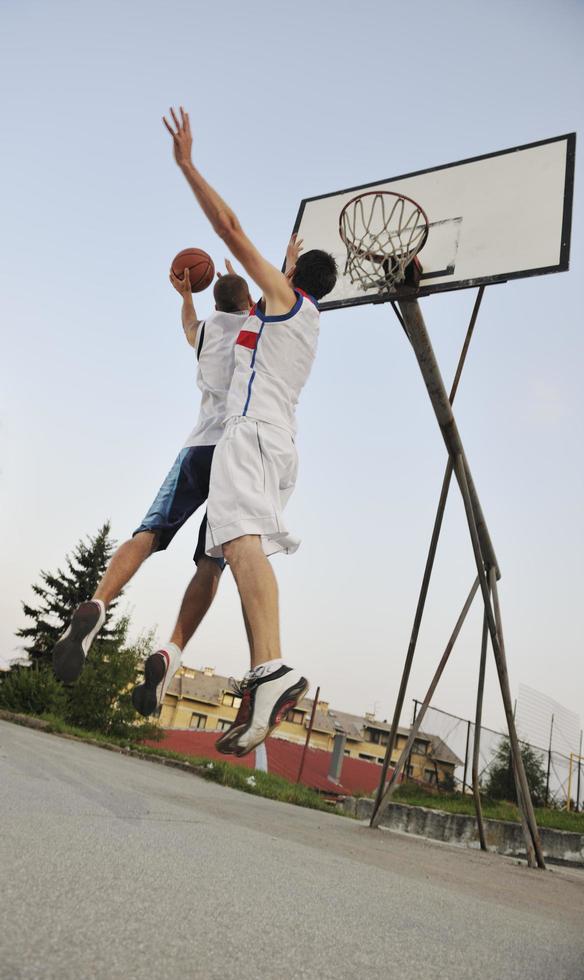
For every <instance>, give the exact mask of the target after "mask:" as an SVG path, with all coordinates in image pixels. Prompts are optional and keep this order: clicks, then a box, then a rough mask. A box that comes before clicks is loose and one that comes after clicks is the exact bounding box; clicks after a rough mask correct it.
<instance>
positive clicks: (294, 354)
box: [164, 108, 337, 755]
mask: <svg viewBox="0 0 584 980" xmlns="http://www.w3.org/2000/svg"><path fill="white" fill-rule="evenodd" d="M171 114H172V121H173V123H174V125H172V124H171V123H169V122H168V121H167V120H166V119H164V124H165V125H166V128H167V129H168V131H169V132H170V134H171V136H172V139H173V144H174V155H175V159H176V162H177V164H178V165H179V167H180V168H181V170H182V172H183V174H184V176H185V177H186V179H187V181H188V183H189V185H190V187H191V188H192V190H193V192H194V194H195V197H196V198H197V201H198V203H199V204H200V206H201V208H202V210H203V211H204V213H205V214H206V216H207V218H208V219H209V221H210V222H211V225H212V226H213V229H214V230H215V232H216V233H217V234H218V235H219V236H220V237H221V238H222V239H223V241H224V242H225V244H226V245H227V247H228V248H229V249H230V251H231V252H232V254H233V255H234V256H235V257H236V258H237V259H238V260H239V261H240V262H241V264H242V265H243V267H244V269H245V270H246V272H247V273H248V275H249V276H250V277H251V278H252V279H253V280H254V282H256V283H257V285H258V286H259V288H260V289H261V291H262V294H263V299H262V301H261V303H260V304H258V305H257V306H256V307H255V308H254V309H253V310H252V313H251V315H250V318H249V320H248V321H247V322H246V324H245V326H244V327H243V329H242V331H241V333H240V335H239V337H238V339H237V343H236V353H235V370H234V374H233V380H232V382H231V387H230V390H229V395H228V398H227V414H226V426H225V431H224V433H223V435H222V437H221V439H220V440H219V443H218V444H217V449H216V453H215V457H214V460H213V466H212V468H211V484H210V489H209V500H208V505H207V519H208V531H207V554H208V555H211V556H217V557H218V556H220V555H222V556H223V557H224V558H225V560H226V561H227V563H228V564H229V566H230V567H231V570H232V572H233V575H234V577H235V580H236V583H237V587H238V590H239V594H240V597H241V602H242V606H243V611H244V616H245V619H246V626H247V630H248V636H249V638H250V652H251V669H250V671H249V672H248V673H247V674H246V675H245V677H244V679H243V682H242V684H241V685H239V687H238V689H237V693H239V694H240V696H241V698H242V701H241V705H240V708H239V711H238V713H237V717H236V719H235V721H234V723H233V725H232V726H231V727H230V728H229V729H228V730H227V731H226V732H224V734H223V735H222V736H221V737H220V738H219V739H218V741H217V748H218V749H220V751H222V752H226V753H234V754H236V755H245V753H247V752H250V751H251V750H252V749H253V748H255V746H257V745H259V744H260V742H262V741H263V740H264V739H265V738H266V736H267V735H268V734H269V733H270V732H271V731H272V729H273V728H274V727H275V726H276V725H277V724H278V723H279V722H280V721H281V719H282V718H283V717H284V715H285V714H286V712H287V711H288V710H290V708H291V707H293V706H294V705H295V704H296V703H297V701H298V700H299V699H300V698H301V697H302V696H303V695H304V694H305V692H306V690H307V689H308V681H307V679H306V677H304V676H303V675H302V674H301V673H300V672H299V671H297V670H295V669H293V668H291V667H290V666H288V665H286V664H284V662H283V660H282V656H281V650H280V627H279V615H278V587H277V583H276V579H275V576H274V572H273V570H272V567H271V565H270V563H269V561H268V560H267V557H266V556H267V555H268V554H272V553H273V552H275V551H285V552H291V551H294V550H296V547H297V546H298V542H297V541H296V540H295V539H294V538H293V537H292V536H291V535H290V534H289V532H288V529H287V527H286V525H285V523H284V519H283V509H284V507H285V505H286V502H287V500H288V498H289V496H290V494H291V492H292V490H293V488H294V483H295V480H296V470H297V456H296V447H295V444H294V434H295V431H296V424H295V409H296V404H297V402H298V398H299V395H300V392H301V390H302V388H303V386H304V384H305V382H306V380H307V378H308V375H309V373H310V369H311V366H312V363H313V360H314V357H315V354H316V345H317V340H318V320H319V314H318V300H319V299H321V298H322V297H323V296H325V295H326V294H327V293H329V292H330V291H331V290H332V289H333V287H334V285H335V281H336V275H337V269H336V264H335V261H334V259H333V257H332V256H331V255H329V254H328V253H326V252H322V251H320V250H317V249H314V250H312V251H310V252H307V253H306V254H304V255H301V256H300V257H299V258H298V260H297V263H296V267H295V269H294V270H293V271H292V273H291V276H290V277H289V278H287V277H286V276H285V275H284V274H283V273H282V272H280V270H279V269H277V268H276V267H275V266H273V265H272V264H271V263H269V262H268V261H267V260H266V259H265V258H264V257H263V256H262V255H261V254H260V252H259V251H258V250H257V248H256V247H255V246H254V244H253V243H252V242H251V241H250V239H249V238H248V237H247V235H246V234H245V232H244V231H243V229H242V227H241V225H240V223H239V221H238V219H237V217H236V215H235V214H234V213H233V211H232V210H231V208H230V207H229V206H228V205H227V204H226V203H225V201H224V200H223V199H222V198H221V197H220V196H219V194H218V193H217V192H216V191H215V190H214V189H213V188H212V187H211V186H210V185H209V184H208V183H207V181H206V180H205V178H204V177H203V176H202V175H201V174H200V173H199V171H198V170H197V168H196V167H195V166H194V165H193V162H192V159H191V153H192V136H191V131H190V123H189V118H188V114H187V113H185V112H184V110H183V109H182V108H181V109H180V119H179V118H178V116H177V115H176V113H175V112H174V110H171Z"/></svg>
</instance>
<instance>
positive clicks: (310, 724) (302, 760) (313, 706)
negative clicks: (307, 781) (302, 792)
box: [296, 687, 320, 784]
mask: <svg viewBox="0 0 584 980" xmlns="http://www.w3.org/2000/svg"><path fill="white" fill-rule="evenodd" d="M319 696H320V687H317V689H316V694H315V695H314V701H313V702H312V711H311V712H310V721H309V722H308V731H307V732H306V741H305V742H304V748H303V750H302V758H301V759H300V766H299V769H298V776H297V777H296V783H297V784H298V783H299V782H300V780H301V779H302V771H303V769H304V760H305V759H306V752H307V750H308V743H309V742H310V736H311V735H312V729H313V726H314V716H315V714H316V706H317V704H318V699H319Z"/></svg>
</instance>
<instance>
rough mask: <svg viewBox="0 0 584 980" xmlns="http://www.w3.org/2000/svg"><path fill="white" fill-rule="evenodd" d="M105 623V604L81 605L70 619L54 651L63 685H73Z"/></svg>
mask: <svg viewBox="0 0 584 980" xmlns="http://www.w3.org/2000/svg"><path fill="white" fill-rule="evenodd" d="M104 622H105V607H104V605H103V603H102V602H96V601H95V600H93V599H91V600H90V601H89V602H82V603H81V605H80V606H77V609H76V610H75V612H74V613H73V615H72V617H71V622H70V623H69V626H68V627H67V629H66V630H65V632H64V633H63V636H62V637H61V639H60V640H57V642H56V643H55V646H54V647H53V670H54V671H55V675H56V677H58V679H59V680H60V681H63V683H64V684H72V683H73V681H76V680H77V678H78V677H79V675H80V673H81V671H82V670H83V667H84V665H85V658H86V657H87V654H88V653H89V648H90V647H91V644H92V643H93V641H94V639H95V637H96V636H97V634H98V632H99V630H100V629H101V627H102V626H103V624H104Z"/></svg>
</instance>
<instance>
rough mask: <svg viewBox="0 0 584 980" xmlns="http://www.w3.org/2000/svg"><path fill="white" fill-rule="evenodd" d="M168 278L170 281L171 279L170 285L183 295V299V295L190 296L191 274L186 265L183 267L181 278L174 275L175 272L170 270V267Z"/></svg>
mask: <svg viewBox="0 0 584 980" xmlns="http://www.w3.org/2000/svg"><path fill="white" fill-rule="evenodd" d="M168 278H169V279H170V281H171V283H172V285H173V286H174V288H175V289H176V291H177V293H180V295H181V296H182V297H183V299H184V297H185V296H187V297H188V296H192V292H191V274H190V271H189V269H188V267H187V268H186V269H185V271H184V273H183V277H182V279H181V278H180V277H179V276H175V274H174V272H173V271H172V269H171V270H170V275H169V277H168Z"/></svg>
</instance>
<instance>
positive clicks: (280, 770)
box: [146, 728, 381, 796]
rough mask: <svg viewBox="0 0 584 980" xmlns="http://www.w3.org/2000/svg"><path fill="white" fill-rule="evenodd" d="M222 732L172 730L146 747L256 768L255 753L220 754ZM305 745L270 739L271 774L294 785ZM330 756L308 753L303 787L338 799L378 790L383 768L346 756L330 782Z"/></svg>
mask: <svg viewBox="0 0 584 980" xmlns="http://www.w3.org/2000/svg"><path fill="white" fill-rule="evenodd" d="M219 735H220V732H199V731H190V730H181V729H177V728H170V729H167V730H166V731H165V732H164V737H163V739H162V740H161V741H160V742H151V741H146V745H152V746H154V747H158V748H162V749H168V750H170V751H172V752H182V753H183V754H184V755H193V756H200V757H203V758H205V759H220V760H221V761H222V762H232V763H233V765H237V766H245V767H246V768H247V769H254V768H255V752H250V753H249V755H244V756H243V757H242V758H241V759H237V758H236V757H235V756H228V755H221V753H220V752H218V751H217V750H216V748H215V742H216V741H217V739H218V737H219ZM302 751H303V746H302V745H296V744H295V743H294V742H288V741H287V740H286V739H283V738H269V739H267V741H266V753H267V757H268V772H271V773H274V775H276V776H283V777H284V779H288V780H289V781H290V782H293V783H295V782H296V778H297V776H298V770H299V768H300V761H301V758H302ZM330 764H331V753H330V752H324V751H323V750H322V749H311V748H309V749H308V751H307V753H306V759H305V762H304V769H303V772H302V785H303V786H309V787H310V788H311V789H315V790H318V791H319V792H321V793H327V794H330V795H335V796H348V795H351V794H354V793H361V794H365V795H370V794H371V793H374V792H375V790H376V789H377V785H378V783H379V774H380V771H381V766H380V765H378V764H377V763H375V762H366V761H365V760H364V759H351V758H349V756H345V757H344V759H343V767H342V770H341V780H340V782H339V783H335V782H333V780H332V779H329V776H328V773H329V769H330Z"/></svg>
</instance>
